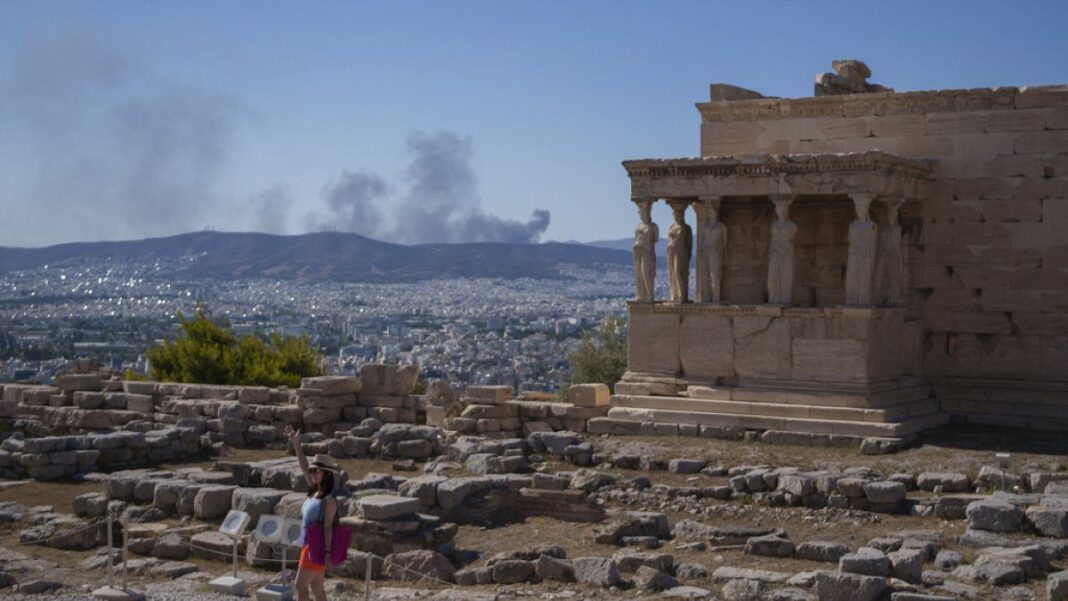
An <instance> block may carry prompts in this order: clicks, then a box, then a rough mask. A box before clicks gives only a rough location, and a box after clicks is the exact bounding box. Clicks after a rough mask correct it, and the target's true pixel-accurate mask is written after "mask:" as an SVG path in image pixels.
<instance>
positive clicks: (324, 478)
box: [285, 428, 339, 601]
mask: <svg viewBox="0 0 1068 601" xmlns="http://www.w3.org/2000/svg"><path fill="white" fill-rule="evenodd" d="M285 434H286V438H288V439H289V442H290V443H291V444H292V445H293V452H294V453H295V454H296V456H297V461H298V462H299V463H300V470H301V471H302V472H303V473H304V481H305V482H307V484H308V498H307V500H305V501H304V505H302V506H301V509H300V513H301V519H302V522H303V528H302V529H301V533H300V542H301V544H302V545H303V547H302V548H301V550H300V562H299V563H298V564H297V566H298V569H297V582H296V588H297V601H309V597H308V591H309V589H310V590H311V592H312V593H313V594H314V595H315V601H326V589H325V588H324V587H323V580H324V579H325V577H326V571H327V570H329V569H330V553H331V549H330V545H331V539H332V538H333V536H332V535H333V528H334V526H335V521H336V519H337V515H338V506H337V499H336V498H335V497H334V485H335V483H336V479H337V473H338V470H339V468H338V465H337V463H336V462H335V461H334V460H333V459H331V458H330V456H328V455H316V456H315V457H314V458H313V459H312V461H311V464H310V465H309V464H308V460H307V458H306V457H304V449H302V448H301V446H300V430H297V431H294V430H293V429H292V428H287V429H286V433H285ZM317 524H321V525H322V530H321V534H322V536H321V538H320V537H318V536H311V537H309V535H308V533H309V528H310V527H313V526H315V525H317ZM316 534H318V533H316ZM312 539H315V540H312ZM313 544H314V545H316V546H321V547H322V548H319V549H315V550H314V551H313V550H312V549H311V546H312V545H313ZM313 555H314V557H316V558H322V563H319V562H318V561H317V560H316V559H313Z"/></svg>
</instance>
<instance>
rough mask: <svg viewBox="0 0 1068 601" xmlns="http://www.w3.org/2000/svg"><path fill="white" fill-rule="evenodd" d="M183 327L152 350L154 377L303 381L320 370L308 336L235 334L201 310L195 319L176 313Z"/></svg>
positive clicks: (197, 380)
mask: <svg viewBox="0 0 1068 601" xmlns="http://www.w3.org/2000/svg"><path fill="white" fill-rule="evenodd" d="M178 319H179V320H180V321H181V324H182V330H181V332H180V333H179V335H178V336H177V338H175V339H174V340H166V341H164V342H163V343H162V344H160V345H158V346H156V347H153V348H151V349H149V351H148V361H149V366H150V374H151V376H152V378H153V379H155V380H159V381H161V382H188V383H199V384H234V385H243V386H289V387H291V388H296V387H298V386H300V379H301V378H306V377H309V376H318V375H320V374H321V370H320V368H319V354H318V352H316V350H315V348H313V347H312V345H311V343H310V342H309V340H308V339H307V338H306V337H296V336H282V335H279V334H272V335H271V336H270V338H264V337H263V336H260V335H255V334H245V335H244V336H241V337H240V338H239V337H236V336H234V332H233V330H231V329H230V326H229V324H227V323H222V324H219V323H216V322H215V321H213V320H212V319H211V318H210V317H209V316H208V315H207V314H206V313H205V311H204V310H203V309H198V310H197V315H196V317H194V318H193V319H186V318H185V316H183V315H182V314H181V313H179V314H178Z"/></svg>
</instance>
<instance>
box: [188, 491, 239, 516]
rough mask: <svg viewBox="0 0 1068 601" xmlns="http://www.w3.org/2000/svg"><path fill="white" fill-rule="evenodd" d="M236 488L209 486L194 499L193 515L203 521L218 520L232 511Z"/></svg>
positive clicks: (198, 492)
mask: <svg viewBox="0 0 1068 601" xmlns="http://www.w3.org/2000/svg"><path fill="white" fill-rule="evenodd" d="M235 490H237V487H236V486H226V485H208V486H205V487H203V488H201V489H200V490H198V491H197V496H196V497H195V498H194V499H193V515H194V516H196V517H197V518H198V519H201V520H217V519H220V518H222V517H224V516H225V515H226V513H227V512H228V511H230V504H231V500H232V498H233V496H234V491H235Z"/></svg>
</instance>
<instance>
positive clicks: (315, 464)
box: [308, 454, 341, 473]
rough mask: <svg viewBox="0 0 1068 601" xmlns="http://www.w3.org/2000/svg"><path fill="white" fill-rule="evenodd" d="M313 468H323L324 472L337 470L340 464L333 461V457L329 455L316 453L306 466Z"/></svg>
mask: <svg viewBox="0 0 1068 601" xmlns="http://www.w3.org/2000/svg"><path fill="white" fill-rule="evenodd" d="M308 467H309V468H311V469H313V470H323V471H325V472H335V473H336V472H338V471H340V470H341V466H339V465H338V464H337V462H336V461H334V458H333V457H331V456H329V455H322V454H319V455H316V456H315V457H313V458H312V460H311V465H309V466H308Z"/></svg>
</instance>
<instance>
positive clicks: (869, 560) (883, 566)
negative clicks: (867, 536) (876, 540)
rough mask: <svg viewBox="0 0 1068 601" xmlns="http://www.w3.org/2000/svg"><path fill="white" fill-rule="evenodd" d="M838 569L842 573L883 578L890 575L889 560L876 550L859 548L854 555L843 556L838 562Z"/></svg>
mask: <svg viewBox="0 0 1068 601" xmlns="http://www.w3.org/2000/svg"><path fill="white" fill-rule="evenodd" d="M838 569H839V571H841V572H843V573H849V574H862V575H865V576H878V577H885V576H888V575H889V574H890V559H889V558H887V556H886V554H884V553H883V552H882V551H880V550H878V549H873V548H871V547H861V548H860V549H858V550H857V552H856V553H847V554H845V555H843V556H842V557H841V559H839V560H838Z"/></svg>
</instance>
